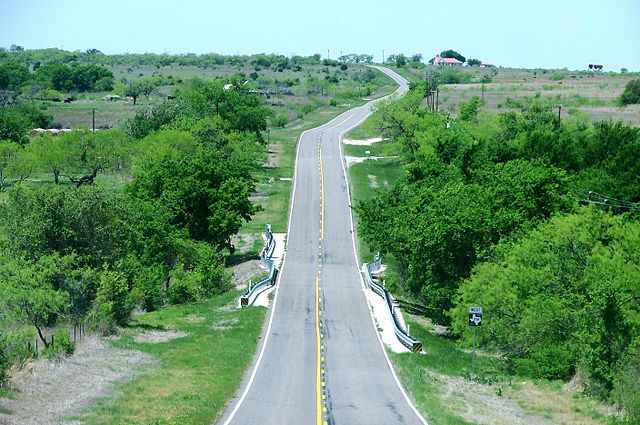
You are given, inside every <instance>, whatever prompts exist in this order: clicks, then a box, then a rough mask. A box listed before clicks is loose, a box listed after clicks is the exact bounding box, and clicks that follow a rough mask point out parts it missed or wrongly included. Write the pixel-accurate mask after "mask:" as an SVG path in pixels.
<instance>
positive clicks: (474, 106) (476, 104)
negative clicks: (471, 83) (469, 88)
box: [459, 96, 484, 122]
mask: <svg viewBox="0 0 640 425" xmlns="http://www.w3.org/2000/svg"><path fill="white" fill-rule="evenodd" d="M483 103H484V102H482V101H481V100H480V98H479V97H478V96H473V97H472V98H471V100H470V101H469V102H467V103H462V104H460V115H459V117H460V119H461V120H463V121H471V122H472V121H475V120H476V118H477V117H478V111H479V109H480V106H482V104H483Z"/></svg>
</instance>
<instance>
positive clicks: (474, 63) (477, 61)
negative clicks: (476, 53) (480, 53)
mask: <svg viewBox="0 0 640 425" xmlns="http://www.w3.org/2000/svg"><path fill="white" fill-rule="evenodd" d="M481 64H482V61H481V60H480V59H469V60H468V61H467V65H469V66H480V65H481Z"/></svg>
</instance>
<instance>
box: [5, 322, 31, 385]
mask: <svg viewBox="0 0 640 425" xmlns="http://www.w3.org/2000/svg"><path fill="white" fill-rule="evenodd" d="M31 336H32V335H31V334H30V333H29V332H27V331H19V332H7V331H5V330H4V329H0V388H2V387H3V386H4V385H5V384H6V382H7V380H8V379H9V370H11V368H12V367H13V365H14V364H16V363H21V362H22V361H24V360H25V359H26V358H28V357H30V356H31V355H32V352H31V351H30V350H29V349H28V343H29V340H30V339H31Z"/></svg>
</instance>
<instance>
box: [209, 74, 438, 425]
mask: <svg viewBox="0 0 640 425" xmlns="http://www.w3.org/2000/svg"><path fill="white" fill-rule="evenodd" d="M378 69H380V70H381V71H382V72H385V73H386V74H387V75H389V76H390V77H391V78H393V79H394V80H395V81H396V82H397V83H398V84H399V88H398V91H397V93H399V94H402V93H403V92H404V91H406V90H407V82H406V80H404V79H403V78H402V77H400V76H399V75H397V74H395V73H394V72H392V71H390V70H388V69H385V68H378ZM373 103H374V102H370V103H368V104H367V105H364V106H361V107H357V108H354V109H351V110H349V111H347V112H345V113H343V114H341V115H340V116H338V117H336V118H335V119H333V120H332V121H330V122H329V123H327V124H325V125H322V126H320V127H317V128H315V129H312V130H309V131H306V132H304V133H303V135H302V136H301V137H300V140H299V145H298V153H297V159H296V171H295V176H294V192H293V198H292V206H291V211H290V217H289V232H288V241H287V251H286V257H285V263H284V266H283V269H282V270H281V273H280V278H279V282H278V287H277V290H276V296H275V298H274V301H273V307H272V311H271V315H270V317H269V322H268V324H267V330H266V332H265V340H264V342H263V345H262V347H261V351H260V353H259V356H258V359H257V360H256V364H255V365H254V368H253V370H252V371H251V372H250V375H249V377H248V379H247V382H246V384H245V387H244V388H243V391H242V393H241V394H240V396H239V397H238V398H237V399H236V400H234V404H233V407H232V408H231V409H230V410H229V411H228V412H226V414H225V415H224V417H223V418H222V419H221V421H220V423H223V424H225V425H227V424H274V425H276V424H278V425H281V424H324V423H329V424H331V423H335V424H349V425H354V424H397V423H401V424H420V423H425V422H424V419H422V417H421V416H420V415H419V414H418V413H417V411H416V410H415V408H414V407H413V406H412V405H411V403H410V402H409V400H408V398H407V396H406V394H405V393H404V391H403V390H402V389H401V386H400V385H399V383H398V381H397V378H396V377H395V374H394V372H393V369H392V368H391V366H390V364H389V362H388V358H387V356H386V354H385V352H384V348H383V346H382V344H381V342H380V339H379V337H378V335H377V332H376V330H375V326H374V323H373V321H372V318H371V315H370V313H369V309H368V306H367V302H366V298H365V296H364V294H363V292H362V280H361V276H360V273H359V270H358V264H357V259H356V255H355V248H354V240H353V233H352V230H353V229H352V219H351V209H350V197H349V188H348V183H347V178H346V170H345V167H344V158H343V155H342V148H341V138H342V135H343V134H344V132H346V131H347V130H349V129H350V128H353V127H354V126H356V125H358V124H359V123H361V122H362V121H363V120H364V119H366V117H367V116H368V115H369V114H370V113H371V106H372V104H373Z"/></svg>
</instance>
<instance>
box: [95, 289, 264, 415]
mask: <svg viewBox="0 0 640 425" xmlns="http://www.w3.org/2000/svg"><path fill="white" fill-rule="evenodd" d="M239 294H240V293H239V292H231V293H227V294H225V295H222V296H219V297H216V298H213V299H211V300H209V301H206V302H201V303H197V304H189V305H180V306H172V307H167V308H163V309H162V310H159V311H156V312H152V313H145V314H142V315H140V316H137V317H136V318H135V320H134V321H133V322H132V324H131V326H130V327H128V328H126V329H125V330H124V331H123V335H122V336H120V337H119V338H117V339H115V340H113V342H112V344H113V345H114V346H115V347H118V348H125V349H134V350H140V351H142V352H144V353H148V354H149V355H151V356H152V357H153V358H155V359H157V361H156V362H154V363H153V365H152V366H146V367H145V368H143V370H141V371H139V373H138V374H137V375H136V377H135V378H133V379H132V380H130V381H128V382H124V383H121V384H119V385H117V386H116V388H115V389H114V390H113V392H112V393H111V395H110V396H109V397H107V398H104V399H101V400H99V401H98V403H97V404H96V405H95V407H93V408H91V409H90V410H89V411H88V412H86V414H85V415H83V417H82V419H83V420H85V421H86V423H89V424H112V423H120V424H125V423H126V424H176V423H179V424H203V423H212V422H213V421H214V420H215V419H216V418H217V417H218V416H219V415H220V414H221V412H222V410H223V409H224V406H225V405H226V403H227V401H228V400H229V399H230V398H231V397H232V396H233V394H235V392H236V391H237V389H238V387H239V385H240V382H241V381H242V377H243V376H244V373H245V371H246V370H247V368H248V367H249V365H250V363H251V360H252V358H253V355H254V353H255V351H256V347H257V345H258V341H259V339H260V331H261V329H262V324H263V321H264V319H265V312H266V310H265V309H264V308H260V307H255V308H245V309H236V308H235V302H236V299H237V297H238V296H239ZM150 331H176V332H183V333H184V334H186V336H184V337H182V338H176V339H171V340H168V341H165V342H157V343H145V342H136V339H135V336H136V335H139V334H144V333H145V332H150Z"/></svg>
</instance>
